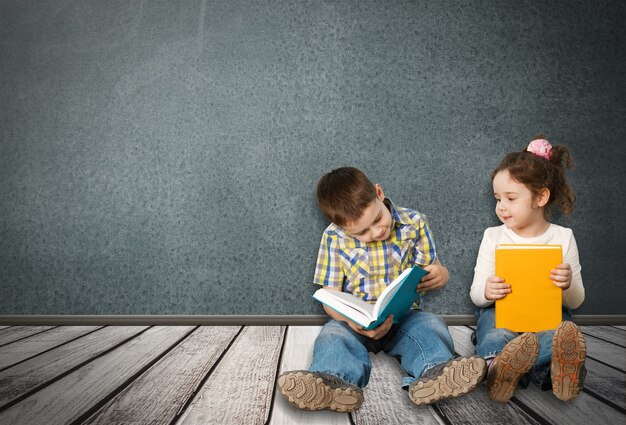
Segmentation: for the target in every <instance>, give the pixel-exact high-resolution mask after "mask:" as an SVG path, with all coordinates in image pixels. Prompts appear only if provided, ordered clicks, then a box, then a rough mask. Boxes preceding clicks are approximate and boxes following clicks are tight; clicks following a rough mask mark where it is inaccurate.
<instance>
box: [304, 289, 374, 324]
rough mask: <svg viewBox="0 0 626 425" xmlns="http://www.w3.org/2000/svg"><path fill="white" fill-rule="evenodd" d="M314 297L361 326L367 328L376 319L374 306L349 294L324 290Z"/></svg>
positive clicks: (316, 293) (318, 291)
mask: <svg viewBox="0 0 626 425" xmlns="http://www.w3.org/2000/svg"><path fill="white" fill-rule="evenodd" d="M314 297H315V298H317V299H318V300H319V301H321V302H323V303H325V304H326V305H328V306H329V307H331V308H333V309H335V310H337V311H338V312H340V313H342V314H344V315H345V316H348V317H350V318H352V320H354V321H355V322H357V323H359V324H360V325H363V326H367V325H369V324H370V323H371V322H372V320H373V319H374V318H373V316H372V314H373V312H374V306H373V305H372V304H370V303H368V302H367V301H363V300H362V299H360V298H357V297H355V296H354V295H352V294H349V293H347V292H339V291H333V290H330V289H323V288H322V289H318V290H317V291H316V292H315V295H314Z"/></svg>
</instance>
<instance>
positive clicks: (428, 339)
mask: <svg viewBox="0 0 626 425" xmlns="http://www.w3.org/2000/svg"><path fill="white" fill-rule="evenodd" d="M368 351H372V352H374V353H377V352H379V351H384V352H385V353H387V354H389V355H390V356H393V357H395V358H397V359H398V360H399V361H400V365H401V366H402V369H404V371H405V373H406V374H407V376H405V377H404V378H403V379H402V387H403V388H406V387H408V386H409V385H410V384H411V382H413V381H414V380H415V379H417V378H419V377H420V376H421V375H422V374H423V373H424V372H425V371H427V370H428V369H430V368H432V367H433V366H435V365H438V364H440V363H444V362H447V361H448V360H450V359H451V358H452V357H453V353H454V343H453V342H452V337H451V336H450V333H449V332H448V326H447V325H446V323H445V322H444V321H443V319H441V318H440V317H439V316H436V315H434V314H431V313H426V312H424V311H421V310H411V311H409V312H408V313H407V314H406V315H405V316H403V317H402V319H401V320H400V322H399V323H398V324H394V325H393V326H392V328H391V329H390V330H389V332H388V333H387V335H385V336H384V337H383V338H382V339H380V340H373V339H371V338H367V337H365V336H363V335H360V334H358V333H356V332H354V331H353V330H352V328H350V326H348V324H347V323H345V322H342V321H336V320H332V319H331V320H330V321H329V322H328V323H326V324H325V325H324V327H323V328H322V330H321V332H320V334H319V335H318V337H317V339H316V340H315V345H314V347H313V361H312V362H311V367H310V368H309V371H310V372H323V373H329V374H331V375H333V376H336V377H338V378H339V379H341V380H343V381H345V382H348V383H350V384H353V385H357V386H359V387H360V388H363V387H365V386H366V385H367V383H368V381H369V378H370V371H371V369H372V364H371V362H370V358H369V355H368Z"/></svg>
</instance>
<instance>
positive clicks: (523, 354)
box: [487, 333, 539, 403]
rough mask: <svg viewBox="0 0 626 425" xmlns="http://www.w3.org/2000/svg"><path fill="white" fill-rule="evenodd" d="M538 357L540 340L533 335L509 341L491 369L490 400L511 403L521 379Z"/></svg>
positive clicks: (526, 334) (489, 381) (525, 335)
mask: <svg viewBox="0 0 626 425" xmlns="http://www.w3.org/2000/svg"><path fill="white" fill-rule="evenodd" d="M538 355H539V339H538V338H537V335H535V334H533V333H524V334H522V335H520V336H518V337H516V338H514V339H512V340H511V341H509V343H508V344H507V345H506V346H505V347H504V349H503V350H502V351H501V352H500V354H498V356H497V357H496V359H495V360H494V363H493V364H492V365H491V367H490V368H489V372H488V374H487V394H489V398H490V399H492V400H494V401H497V402H499V403H505V402H507V401H509V400H510V399H511V397H513V393H514V392H515V388H516V387H517V383H518V382H519V380H520V378H521V377H522V376H524V374H526V373H527V372H528V371H529V370H530V369H531V368H532V367H533V366H534V365H535V362H536V361H537V356H538Z"/></svg>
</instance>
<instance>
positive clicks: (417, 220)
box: [313, 198, 437, 302]
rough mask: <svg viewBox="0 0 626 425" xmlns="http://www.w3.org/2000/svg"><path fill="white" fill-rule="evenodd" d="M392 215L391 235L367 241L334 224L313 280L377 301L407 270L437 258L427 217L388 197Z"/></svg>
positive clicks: (324, 239)
mask: <svg viewBox="0 0 626 425" xmlns="http://www.w3.org/2000/svg"><path fill="white" fill-rule="evenodd" d="M385 205H386V206H387V208H389V211H390V212H391V217H392V222H393V224H392V229H391V234H390V236H389V238H387V239H386V240H384V241H376V242H368V243H363V242H361V241H359V240H358V239H356V238H354V237H352V236H350V235H349V234H348V233H347V232H346V231H344V230H343V229H342V228H341V227H339V226H337V225H336V224H334V223H332V224H331V225H330V226H328V227H327V228H326V230H325V231H324V234H323V235H322V241H321V243H320V249H319V253H318V256H317V265H316V266H315V277H314V278H313V282H314V283H315V284H318V285H323V286H332V287H339V288H342V290H343V291H344V292H350V293H352V294H354V295H356V296H357V297H359V298H362V299H363V300H365V301H369V302H375V301H376V300H377V299H378V297H379V295H380V294H381V292H382V291H384V290H385V288H386V287H387V285H389V284H390V283H391V282H392V281H393V280H394V279H395V278H396V277H398V276H399V275H400V273H402V271H403V270H405V269H407V268H409V267H412V266H414V265H420V266H427V265H429V264H432V263H434V262H435V260H436V259H437V252H436V250H435V242H434V241H433V239H432V237H431V234H430V229H429V227H428V223H427V221H426V217H425V216H424V215H422V214H420V213H419V212H417V211H415V210H412V209H408V208H402V207H395V206H394V205H393V203H392V202H391V201H390V200H389V199H387V198H385Z"/></svg>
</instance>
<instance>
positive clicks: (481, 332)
mask: <svg viewBox="0 0 626 425" xmlns="http://www.w3.org/2000/svg"><path fill="white" fill-rule="evenodd" d="M475 314H476V317H477V318H478V326H477V329H476V354H478V355H479V356H482V357H484V358H490V357H495V356H496V355H497V354H498V353H499V352H500V351H502V349H503V348H504V346H505V345H506V344H507V343H508V342H509V341H510V340H512V339H513V338H515V337H516V336H518V335H519V334H518V333H517V332H513V331H510V330H508V329H504V328H496V309H495V305H494V304H492V305H490V306H489V307H485V308H478V309H476V313H475ZM563 320H572V314H571V312H570V311H569V310H568V309H566V308H565V307H564V308H563ZM536 335H537V338H538V339H539V356H538V357H537V361H536V362H535V367H534V368H533V370H532V371H531V372H530V378H531V379H533V380H534V381H535V382H536V383H537V384H539V385H541V384H543V383H544V381H546V380H549V379H550V362H551V361H552V337H553V336H554V330H549V331H543V332H537V333H536Z"/></svg>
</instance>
